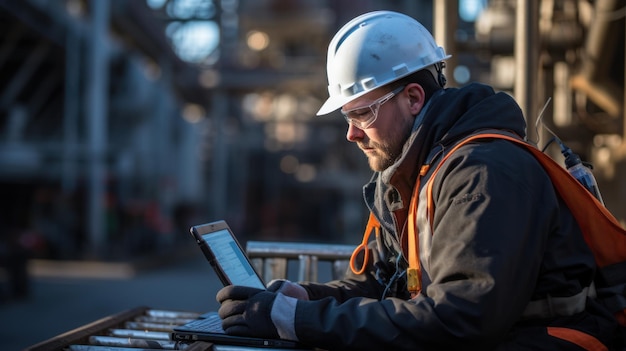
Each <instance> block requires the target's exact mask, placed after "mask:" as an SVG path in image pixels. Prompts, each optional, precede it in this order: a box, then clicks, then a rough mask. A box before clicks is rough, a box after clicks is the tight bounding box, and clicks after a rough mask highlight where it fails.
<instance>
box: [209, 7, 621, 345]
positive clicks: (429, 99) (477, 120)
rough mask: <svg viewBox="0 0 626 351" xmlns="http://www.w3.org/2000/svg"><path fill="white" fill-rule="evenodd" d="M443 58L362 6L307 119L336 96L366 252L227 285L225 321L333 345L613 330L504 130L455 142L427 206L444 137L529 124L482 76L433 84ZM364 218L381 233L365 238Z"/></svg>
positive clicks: (553, 197)
mask: <svg viewBox="0 0 626 351" xmlns="http://www.w3.org/2000/svg"><path fill="white" fill-rule="evenodd" d="M448 57H449V56H447V55H446V54H445V53H444V51H443V49H442V48H440V47H438V46H437V45H436V43H435V42H434V39H433V38H432V36H431V35H430V33H428V31H427V30H426V29H425V28H424V27H423V26H422V25H421V24H420V23H418V22H417V21H415V20H414V19H412V18H410V17H408V16H405V15H402V14H398V13H394V12H388V11H378V12H372V13H368V14H365V15H362V16H359V17H357V18H355V19H354V20H352V21H351V22H349V23H348V24H346V25H345V26H344V27H343V28H342V29H341V30H340V31H339V32H338V33H337V34H336V35H335V37H334V39H333V40H332V41H331V43H330V46H329V52H328V80H329V87H328V89H329V93H330V97H329V99H328V100H327V101H326V102H325V104H324V105H323V106H322V107H321V109H320V111H319V112H318V115H323V114H328V113H330V112H333V111H335V110H337V109H340V108H341V111H342V113H343V115H344V117H345V118H346V120H347V122H348V131H347V136H346V137H347V139H348V140H349V141H351V142H354V143H356V144H357V146H358V147H359V148H360V149H361V150H362V151H363V153H364V154H365V155H366V156H367V159H368V162H369V165H370V167H371V168H372V170H374V171H375V173H374V175H373V177H372V179H371V182H370V183H369V184H367V185H365V187H364V198H365V203H366V205H367V206H368V208H369V210H370V211H371V218H370V223H369V225H368V229H367V230H366V239H365V240H364V244H363V250H362V252H358V254H357V255H355V257H353V258H354V262H353V263H354V264H353V266H352V270H351V271H349V272H348V273H347V275H346V277H345V278H344V279H343V280H341V281H334V282H329V283H326V284H315V283H305V282H301V283H299V284H296V283H292V282H289V281H276V282H272V283H271V284H270V287H269V288H268V291H261V290H258V289H252V288H246V287H239V286H228V287H225V288H223V289H222V290H220V291H219V292H218V294H217V299H218V301H219V302H220V303H221V307H220V310H219V313H220V316H221V317H222V319H223V327H224V329H225V330H226V332H228V333H231V334H244V335H253V336H266V337H267V336H280V337H283V338H287V339H294V340H300V341H301V342H303V343H305V344H310V345H312V346H315V347H318V348H322V349H330V350H461V349H463V350H475V349H481V350H489V349H533V350H582V349H584V348H581V346H579V345H583V346H585V345H592V346H598V347H600V348H601V347H602V346H603V345H607V344H608V343H609V342H610V339H611V338H612V337H613V330H614V328H615V326H614V322H613V320H612V319H611V316H609V315H606V313H605V312H603V311H602V310H601V308H599V307H597V306H596V305H595V304H594V301H592V300H589V299H587V291H588V290H589V286H590V285H591V283H592V280H593V274H594V259H593V256H592V254H591V252H590V251H589V249H588V248H587V246H586V244H585V242H584V241H583V238H582V236H581V233H580V229H579V228H578V226H577V224H576V222H575V220H574V218H573V217H572V214H571V213H570V211H569V210H568V209H567V207H566V206H565V205H564V203H563V202H562V200H561V199H560V198H559V196H558V195H557V194H556V193H555V190H554V189H553V186H552V183H551V181H550V178H549V176H548V175H547V174H546V173H545V171H544V170H543V169H542V167H541V166H540V164H539V163H538V162H537V161H536V159H534V157H533V156H532V155H531V154H530V153H528V152H526V150H524V149H522V148H520V147H518V146H516V145H514V144H513V143H511V142H508V141H505V140H487V141H480V142H475V143H471V144H468V145H465V146H463V147H461V148H460V149H459V150H458V151H456V152H455V153H454V154H453V155H452V156H451V157H450V158H449V159H448V160H447V161H446V162H444V163H443V164H442V166H441V168H440V169H439V171H438V173H437V175H436V176H435V177H434V178H433V186H432V195H431V197H432V199H433V204H434V209H432V211H433V212H432V213H431V214H430V215H427V214H426V210H425V209H426V208H427V207H428V204H427V202H428V197H427V191H426V189H425V186H424V185H425V184H426V183H427V182H428V180H429V178H430V175H431V174H432V169H434V168H435V166H436V165H437V164H438V163H439V162H441V158H442V155H443V154H445V153H446V152H447V150H449V149H450V148H451V147H452V146H454V145H455V144H457V143H458V142H459V141H460V140H462V139H463V138H465V137H467V136H470V135H472V134H476V133H477V132H479V131H481V130H497V131H499V132H503V133H508V134H512V135H515V134H516V135H519V136H524V135H525V127H526V126H525V122H524V118H523V116H522V113H521V111H520V109H519V107H518V105H517V104H516V103H515V101H514V100H513V99H512V98H511V97H510V96H508V95H506V94H504V93H495V92H494V91H493V90H492V89H491V88H490V87H487V86H484V85H479V84H471V85H469V86H467V87H464V88H461V89H451V88H448V89H444V85H445V77H444V75H443V72H442V69H443V62H444V61H445V60H446V59H447V58H448ZM428 164H431V167H430V168H426V167H424V166H425V165H428ZM428 170H430V171H428ZM415 189H416V191H415ZM412 204H415V207H413V206H412ZM414 216H417V219H414ZM372 228H378V229H376V231H379V233H378V235H376V239H375V240H373V241H372V242H371V243H369V245H368V244H367V235H369V233H368V232H369V231H370V229H372ZM416 232H417V233H418V234H415V233H416ZM411 234H413V235H416V236H418V238H413V237H411ZM413 239H415V240H413ZM366 246H368V247H369V248H368V249H366ZM412 250H417V251H418V253H419V258H418V259H417V260H418V261H419V267H418V269H415V268H414V267H412V266H411V264H410V263H411V251H412ZM407 272H408V274H407ZM547 327H551V328H550V329H548V328H547ZM563 330H569V331H572V330H573V331H574V333H575V337H574V338H571V337H564V336H563V335H562V334H561V332H562V331H563ZM569 335H571V334H569ZM581 340H582V341H581Z"/></svg>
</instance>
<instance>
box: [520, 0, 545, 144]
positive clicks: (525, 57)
mask: <svg viewBox="0 0 626 351" xmlns="http://www.w3.org/2000/svg"><path fill="white" fill-rule="evenodd" d="M539 49H540V43H539V8H538V4H537V1H536V0H518V1H517V11H516V18H515V87H514V94H515V99H516V100H517V102H518V103H519V105H520V107H521V108H522V111H523V112H524V116H526V123H527V128H526V132H527V134H528V139H529V140H531V141H535V142H536V141H537V140H538V135H536V134H537V133H536V132H535V128H534V125H535V121H536V120H537V113H538V111H539V106H538V105H537V100H538V96H539V83H538V81H539V77H538V74H537V72H538V71H539Z"/></svg>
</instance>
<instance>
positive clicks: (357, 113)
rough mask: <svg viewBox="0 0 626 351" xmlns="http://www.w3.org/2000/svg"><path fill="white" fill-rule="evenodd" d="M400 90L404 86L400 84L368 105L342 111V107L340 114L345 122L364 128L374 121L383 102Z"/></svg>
mask: <svg viewBox="0 0 626 351" xmlns="http://www.w3.org/2000/svg"><path fill="white" fill-rule="evenodd" d="M402 90H404V86H400V87H398V88H396V89H394V90H393V91H392V92H390V93H389V94H386V95H383V96H382V97H380V98H379V99H378V100H376V101H374V102H372V103H371V104H369V105H368V106H362V107H357V108H353V109H350V110H348V111H344V110H343V109H342V110H341V114H342V115H343V117H344V118H345V119H346V122H348V124H352V125H353V126H355V127H357V128H359V129H366V128H368V127H369V126H371V125H372V123H374V122H375V121H376V118H377V117H378V111H379V110H380V107H381V106H382V105H383V104H384V103H385V102H387V101H389V100H391V99H393V97H394V96H396V95H397V94H398V93H400V92H401V91H402Z"/></svg>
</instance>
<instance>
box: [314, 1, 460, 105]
mask: <svg viewBox="0 0 626 351" xmlns="http://www.w3.org/2000/svg"><path fill="white" fill-rule="evenodd" d="M449 57H450V55H446V53H445V51H444V49H443V48H442V47H439V46H437V43H435V39H434V38H433V36H432V35H431V34H430V32H429V31H428V30H427V29H426V28H425V27H424V26H423V25H422V24H421V23H419V22H418V21H416V20H415V19H413V18H411V17H409V16H407V15H404V14H401V13H397V12H392V11H374V12H370V13H366V14H363V15H361V16H359V17H357V18H355V19H353V20H351V21H350V22H348V23H347V24H346V25H344V26H343V27H342V28H341V29H340V30H339V31H338V32H337V34H335V37H334V38H333V40H332V41H331V42H330V45H329V46H328V59H327V63H326V65H327V67H326V71H327V75H328V93H329V94H330V96H329V98H328V100H326V102H325V103H324V105H322V107H321V108H320V110H319V111H318V112H317V115H318V116H319V115H325V114H328V113H331V112H333V111H335V110H337V109H339V108H341V107H342V106H343V105H345V104H347V103H348V102H350V101H352V100H354V99H356V98H358V97H360V96H362V95H364V94H366V93H368V92H370V91H372V90H374V89H376V88H378V87H381V86H383V85H385V84H388V83H391V82H393V81H395V80H398V79H400V78H402V77H405V76H407V75H409V74H411V73H413V72H417V71H419V70H421V69H423V68H426V67H428V66H431V65H434V64H437V63H439V62H441V61H443V60H446V59H448V58H449Z"/></svg>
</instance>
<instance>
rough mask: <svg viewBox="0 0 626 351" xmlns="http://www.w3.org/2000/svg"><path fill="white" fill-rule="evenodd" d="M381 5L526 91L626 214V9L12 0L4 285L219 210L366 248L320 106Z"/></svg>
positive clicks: (4, 41) (4, 123)
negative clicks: (332, 70) (343, 43)
mask: <svg viewBox="0 0 626 351" xmlns="http://www.w3.org/2000/svg"><path fill="white" fill-rule="evenodd" d="M376 9H388V10H396V11H400V12H404V13H406V14H408V15H411V16H413V17H415V18H416V19H418V20H419V21H421V22H422V23H423V24H424V25H425V26H426V27H427V28H429V29H431V30H432V32H433V33H434V35H435V37H436V39H437V41H438V42H439V43H440V45H442V46H444V47H445V49H446V51H447V52H448V53H451V54H452V55H453V58H452V59H451V60H450V61H449V62H448V65H447V68H446V73H447V76H448V82H449V85H450V86H462V85H464V84H467V83H469V82H474V81H479V82H484V83H488V84H491V85H493V86H494V87H495V88H496V89H497V90H502V91H507V92H509V93H511V94H512V95H513V96H514V97H515V98H516V99H517V100H518V102H519V103H520V105H521V106H522V108H523V109H524V111H525V113H526V115H527V118H528V124H529V128H528V132H529V135H530V138H531V139H532V140H534V141H537V142H538V143H539V145H540V146H543V145H545V144H547V142H548V139H549V138H550V135H549V133H548V128H549V130H551V131H553V132H554V133H556V134H557V135H558V136H559V137H560V139H561V140H563V141H564V142H565V143H566V144H567V145H568V146H569V147H571V148H572V149H573V150H574V151H576V152H577V153H579V154H580V155H581V157H582V158H583V159H584V160H585V161H588V162H590V163H592V164H593V166H594V173H595V175H596V177H597V179H598V182H599V184H600V189H601V191H602V193H603V196H604V200H605V202H606V206H607V207H608V208H609V209H610V210H611V211H612V212H613V213H614V214H615V215H616V217H618V219H620V220H621V221H622V223H624V220H625V219H626V207H624V206H622V202H623V199H624V198H626V177H625V176H624V175H625V174H626V167H625V166H626V144H625V142H624V136H625V134H626V127H625V124H624V117H625V112H624V100H625V99H624V97H625V91H624V80H625V79H624V77H625V69H624V67H625V65H626V60H625V55H624V46H625V45H624V44H625V41H626V36H625V33H626V26H625V14H626V5H625V3H624V0H595V1H593V0H541V1H532V0H529V1H523V0H519V1H515V0H492V1H487V0H458V1H457V0H452V1H451V0H442V1H418V0H406V1H403V0H386V1H383V0H341V1H340V0H110V1H99V0H92V1H88V0H20V1H15V0H0V28H1V29H0V235H1V236H0V257H1V258H2V263H3V264H4V268H5V271H6V274H3V275H2V277H3V278H2V280H3V281H6V280H10V277H20V276H21V275H20V270H21V271H22V272H24V269H25V268H24V267H26V265H24V264H20V262H21V263H24V262H25V261H26V260H28V259H45V260H73V261H76V260H79V261H80V260H99V261H125V260H134V259H137V258H138V257H147V256H149V257H164V256H168V255H171V253H172V252H173V251H174V250H175V249H176V248H177V247H179V246H184V245H186V244H188V243H189V241H190V240H191V238H190V236H189V235H188V228H189V226H190V225H192V224H197V223H202V222H208V221H212V220H217V219H226V220H227V221H228V222H229V223H230V224H231V226H232V227H233V228H234V229H235V231H236V233H238V235H240V236H241V238H242V240H247V239H255V240H289V241H317V242H333V243H357V242H358V240H359V238H360V235H361V234H362V230H363V228H364V224H365V221H366V218H367V214H366V212H365V208H364V206H363V205H362V199H361V187H362V185H363V184H364V183H365V182H366V181H367V180H368V179H369V177H370V170H369V168H368V165H367V162H366V160H365V158H364V156H363V155H362V153H361V152H360V151H359V150H358V148H356V147H355V146H354V145H351V143H349V142H347V141H346V140H345V131H346V125H345V122H344V120H343V118H341V117H340V116H339V115H331V116H326V117H316V116H315V112H316V111H317V109H318V108H319V106H320V105H321V104H322V102H323V101H324V99H325V98H326V97H327V91H326V85H327V84H326V75H325V61H326V48H327V45H328V42H329V41H330V39H331V37H332V36H333V34H334V33H335V32H336V30H337V29H338V28H339V27H341V26H342V25H343V24H344V23H346V22H347V21H348V20H349V19H351V18H353V17H354V16H356V15H358V14H361V13H364V12H367V11H371V10H376ZM548 100H550V103H549V104H547V107H546V109H545V112H544V113H543V115H542V118H541V120H540V121H539V122H540V123H537V122H538V116H539V114H540V112H541V111H542V110H543V107H544V105H546V103H547V102H548ZM536 125H537V127H536ZM546 127H547V128H546ZM548 152H550V153H551V154H553V155H554V157H555V159H557V160H559V161H560V162H562V157H561V155H560V154H559V152H558V148H555V147H553V146H551V147H550V148H549V149H548ZM512 201H514V199H512ZM504 230H505V229H504ZM5 278H6V279H5ZM11 289H13V291H12V292H10V293H9V294H11V293H13V294H16V295H20V294H27V291H26V289H27V287H26V286H25V285H24V284H23V282H22V283H20V281H19V278H18V280H17V281H15V282H14V283H13V287H12V288H11ZM20 289H21V290H20ZM4 290H6V289H4ZM3 293H5V294H6V291H4V292H3Z"/></svg>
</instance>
